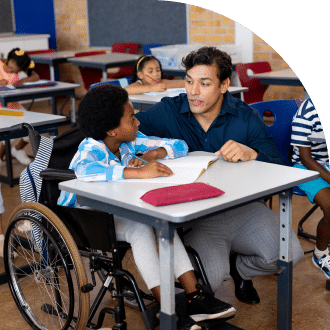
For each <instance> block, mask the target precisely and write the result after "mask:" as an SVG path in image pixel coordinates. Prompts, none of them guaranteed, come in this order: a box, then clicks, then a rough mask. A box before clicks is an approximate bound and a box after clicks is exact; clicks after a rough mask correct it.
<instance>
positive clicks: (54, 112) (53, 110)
mask: <svg viewBox="0 0 330 330" xmlns="http://www.w3.org/2000/svg"><path fill="white" fill-rule="evenodd" d="M51 103H52V112H53V115H56V114H57V109H56V108H57V107H56V104H57V102H56V96H53V97H52V101H51Z"/></svg>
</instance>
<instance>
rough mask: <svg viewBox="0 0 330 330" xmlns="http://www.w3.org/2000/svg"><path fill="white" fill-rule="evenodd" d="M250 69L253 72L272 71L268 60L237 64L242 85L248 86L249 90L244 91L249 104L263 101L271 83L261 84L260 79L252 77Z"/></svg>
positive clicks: (245, 99)
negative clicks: (249, 72)
mask: <svg viewBox="0 0 330 330" xmlns="http://www.w3.org/2000/svg"><path fill="white" fill-rule="evenodd" d="M248 70H252V72H253V73H264V72H270V71H272V69H271V67H270V64H269V63H268V62H253V63H244V64H240V65H237V66H236V71H237V75H238V78H239V80H240V82H241V85H242V87H248V88H249V90H248V91H247V92H245V93H244V101H245V102H246V103H247V104H250V103H255V102H262V101H263V96H264V94H265V92H266V89H267V88H268V86H269V85H261V84H260V79H258V78H250V77H249V75H248Z"/></svg>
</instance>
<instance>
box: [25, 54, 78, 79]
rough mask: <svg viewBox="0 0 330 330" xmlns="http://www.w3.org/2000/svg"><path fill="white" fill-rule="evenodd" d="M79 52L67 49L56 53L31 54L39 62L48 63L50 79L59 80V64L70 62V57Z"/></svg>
mask: <svg viewBox="0 0 330 330" xmlns="http://www.w3.org/2000/svg"><path fill="white" fill-rule="evenodd" d="M77 52H78V51H71V50H65V51H59V52H56V53H42V54H34V55H29V56H30V58H31V59H32V60H33V61H34V62H35V63H37V64H48V65H49V70H50V80H52V81H59V80H60V73H59V64H61V63H66V62H68V59H69V58H72V57H74V54H75V53H77Z"/></svg>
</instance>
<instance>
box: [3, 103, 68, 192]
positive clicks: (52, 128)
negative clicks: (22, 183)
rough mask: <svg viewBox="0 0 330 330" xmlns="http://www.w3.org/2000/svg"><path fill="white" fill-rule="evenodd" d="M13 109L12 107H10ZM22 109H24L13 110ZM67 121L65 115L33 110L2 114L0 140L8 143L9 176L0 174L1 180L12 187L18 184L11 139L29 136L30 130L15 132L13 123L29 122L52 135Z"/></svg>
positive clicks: (39, 130)
mask: <svg viewBox="0 0 330 330" xmlns="http://www.w3.org/2000/svg"><path fill="white" fill-rule="evenodd" d="M8 110H12V109H8ZM13 111H22V110H13ZM65 121H66V117H65V116H55V115H50V114H46V113H39V112H33V111H24V116H22V117H16V116H3V115H0V141H5V145H6V164H7V176H4V175H0V181H1V182H4V183H7V184H8V185H9V186H10V187H12V186H13V185H15V184H18V180H19V179H18V178H14V177H13V165H12V157H11V147H10V139H16V138H18V137H22V136H27V135H28V131H27V130H22V131H20V132H16V133H13V132H11V131H10V128H11V127H12V126H13V125H18V124H21V123H28V124H30V125H32V126H33V127H34V129H35V130H36V131H37V132H39V133H40V134H42V133H50V135H57V134H58V124H60V123H63V122H65Z"/></svg>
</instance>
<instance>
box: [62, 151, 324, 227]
mask: <svg viewBox="0 0 330 330" xmlns="http://www.w3.org/2000/svg"><path fill="white" fill-rule="evenodd" d="M205 154H209V153H205V152H192V153H190V154H189V155H188V156H187V157H198V155H205ZM318 176H319V173H318V172H314V171H306V170H302V169H297V168H294V167H289V166H282V165H276V164H270V163H264V162H258V161H248V162H237V163H230V162H226V161H224V160H223V159H222V158H221V157H220V158H219V159H218V160H217V161H216V162H215V163H213V164H212V165H210V166H209V168H208V169H207V171H205V172H204V173H203V174H202V175H201V176H200V177H199V179H198V180H197V181H199V182H204V183H208V184H211V185H212V186H215V187H217V188H219V189H221V190H223V191H224V192H225V194H224V195H222V196H219V197H216V198H210V199H206V200H201V201H195V202H189V203H182V204H176V205H169V206H161V207H156V206H152V205H150V204H148V203H145V202H143V201H142V200H141V199H140V197H141V196H142V195H143V194H144V193H146V192H147V191H149V190H151V189H156V188H160V187H164V186H165V185H164V184H163V185H161V184H152V183H130V182H129V180H123V181H113V182H92V183H91V182H81V181H79V180H71V181H66V182H61V183H60V184H59V188H60V189H62V190H66V191H69V192H72V193H76V194H77V195H80V196H83V197H86V198H91V199H93V200H96V201H99V202H101V203H104V204H106V205H107V206H109V209H107V212H109V213H113V214H117V215H120V214H122V212H123V211H124V210H125V211H127V210H128V211H129V212H131V214H130V215H133V216H135V217H136V218H138V217H140V218H141V217H143V218H145V219H147V218H148V219H150V218H154V219H161V220H165V221H170V222H174V223H182V222H186V221H190V220H193V219H196V218H199V217H203V216H207V215H209V214H211V213H213V212H218V211H222V210H226V209H228V208H231V207H235V206H237V205H241V204H243V203H246V202H251V201H254V200H259V199H261V198H263V197H266V196H270V195H273V194H276V193H279V192H281V191H283V190H287V189H290V188H292V187H294V186H295V185H297V184H300V183H303V182H307V181H310V180H314V179H316V178H318ZM104 204H103V205H104ZM89 206H92V205H89ZM111 207H112V208H113V209H112V208H111ZM132 219H133V217H132Z"/></svg>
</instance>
